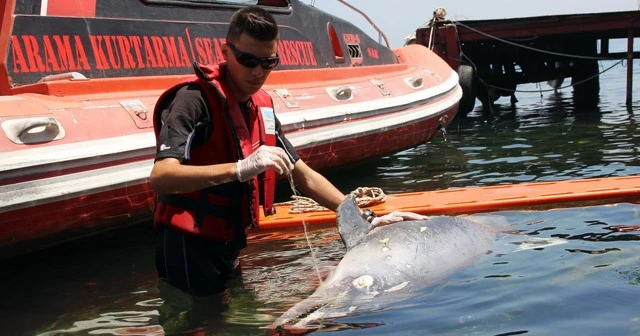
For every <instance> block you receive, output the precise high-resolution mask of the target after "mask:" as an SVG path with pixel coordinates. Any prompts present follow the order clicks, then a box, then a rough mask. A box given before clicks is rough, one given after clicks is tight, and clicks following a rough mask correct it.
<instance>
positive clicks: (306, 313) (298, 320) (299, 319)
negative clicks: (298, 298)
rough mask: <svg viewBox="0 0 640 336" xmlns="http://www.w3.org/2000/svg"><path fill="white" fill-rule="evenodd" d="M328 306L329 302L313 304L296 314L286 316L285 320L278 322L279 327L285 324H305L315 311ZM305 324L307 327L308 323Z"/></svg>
mask: <svg viewBox="0 0 640 336" xmlns="http://www.w3.org/2000/svg"><path fill="white" fill-rule="evenodd" d="M326 306H327V303H323V304H317V305H315V306H311V307H309V308H308V309H305V310H303V311H301V312H299V313H298V314H296V315H295V316H291V317H289V318H286V319H285V320H283V321H280V322H279V323H278V327H280V326H284V325H294V326H300V324H303V323H304V322H305V320H306V319H308V318H310V317H311V316H312V315H313V314H314V313H317V311H318V310H320V309H321V308H324V307H326ZM314 321H316V320H314ZM318 325H320V326H321V324H319V323H318ZM303 326H304V327H307V324H304V325H303ZM309 326H311V327H316V326H315V325H309Z"/></svg>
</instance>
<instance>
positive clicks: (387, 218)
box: [371, 211, 429, 226]
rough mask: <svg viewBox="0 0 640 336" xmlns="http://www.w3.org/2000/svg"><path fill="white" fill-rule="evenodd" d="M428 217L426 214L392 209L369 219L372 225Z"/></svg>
mask: <svg viewBox="0 0 640 336" xmlns="http://www.w3.org/2000/svg"><path fill="white" fill-rule="evenodd" d="M425 219H429V217H427V216H423V215H419V214H417V213H413V212H404V211H393V212H391V213H388V214H386V215H384V216H381V217H376V218H374V219H373V220H372V221H371V224H372V225H373V226H382V225H387V224H391V223H396V222H402V221H404V220H425Z"/></svg>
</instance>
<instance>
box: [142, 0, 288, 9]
mask: <svg viewBox="0 0 640 336" xmlns="http://www.w3.org/2000/svg"><path fill="white" fill-rule="evenodd" d="M146 2H153V3H162V2H163V0H152V1H151V0H147V1H146ZM167 2H172V3H174V4H175V3H184V4H185V5H189V4H207V5H236V6H238V5H239V6H252V5H259V6H269V7H288V6H289V1H288V0H168V1H167Z"/></svg>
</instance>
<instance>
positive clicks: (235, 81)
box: [223, 34, 278, 101]
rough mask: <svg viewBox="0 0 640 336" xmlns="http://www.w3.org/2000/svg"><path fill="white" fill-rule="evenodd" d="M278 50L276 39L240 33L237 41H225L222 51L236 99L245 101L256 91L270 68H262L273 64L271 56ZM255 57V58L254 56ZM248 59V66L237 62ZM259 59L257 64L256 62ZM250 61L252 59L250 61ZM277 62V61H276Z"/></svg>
mask: <svg viewBox="0 0 640 336" xmlns="http://www.w3.org/2000/svg"><path fill="white" fill-rule="evenodd" d="M277 52H278V43H277V40H273V41H260V40H256V39H254V38H253V37H251V36H249V35H247V34H241V35H240V37H239V38H238V40H237V41H227V44H226V45H224V46H223V53H224V57H225V60H226V61H227V69H228V78H229V79H230V82H231V83H229V84H231V85H232V90H233V92H234V94H235V98H236V99H237V100H238V101H245V100H247V99H248V98H249V96H251V95H252V94H254V93H256V92H258V90H260V88H261V87H262V85H263V84H264V82H265V81H266V80H267V77H268V76H269V74H270V73H271V70H272V69H264V68H263V65H264V66H265V67H268V66H269V65H274V64H273V61H274V60H273V58H274V57H276V55H277ZM256 57H257V58H256ZM238 58H239V59H240V61H245V63H247V62H246V61H247V60H248V61H249V63H250V64H249V65H250V66H253V67H249V66H246V64H245V65H242V64H240V63H239V62H238ZM256 60H259V64H256V62H255V61H256ZM251 61H254V62H253V63H251ZM276 64H277V63H276Z"/></svg>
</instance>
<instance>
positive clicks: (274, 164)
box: [236, 146, 293, 182]
mask: <svg viewBox="0 0 640 336" xmlns="http://www.w3.org/2000/svg"><path fill="white" fill-rule="evenodd" d="M269 168H271V169H275V170H276V172H277V173H278V174H280V175H282V174H286V175H289V174H290V173H291V171H292V170H293V163H291V161H289V157H288V156H287V153H285V151H284V150H283V149H282V148H280V147H272V146H260V148H258V150H256V151H255V152H253V153H251V155H249V156H247V157H246V158H244V159H242V160H239V161H238V163H237V164H236V174H237V175H238V180H239V181H240V182H244V181H247V180H249V179H251V178H253V177H254V176H257V175H258V174H260V173H262V172H264V171H265V170H267V169H269Z"/></svg>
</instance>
